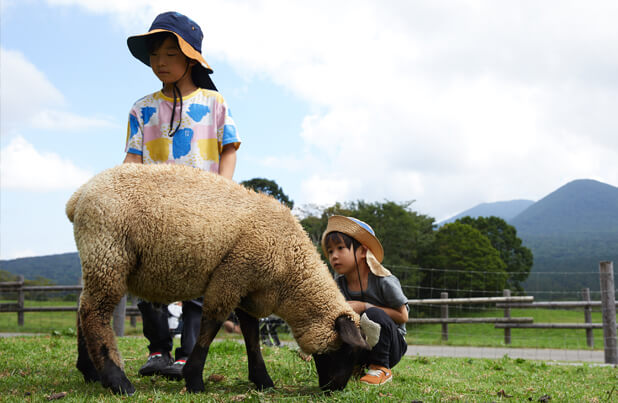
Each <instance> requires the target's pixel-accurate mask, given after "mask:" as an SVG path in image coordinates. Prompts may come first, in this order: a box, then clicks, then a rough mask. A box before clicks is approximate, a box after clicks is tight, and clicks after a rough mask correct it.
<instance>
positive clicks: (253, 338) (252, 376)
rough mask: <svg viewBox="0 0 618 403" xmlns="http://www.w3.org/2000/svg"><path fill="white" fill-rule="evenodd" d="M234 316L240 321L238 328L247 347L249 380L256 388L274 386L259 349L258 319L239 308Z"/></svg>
mask: <svg viewBox="0 0 618 403" xmlns="http://www.w3.org/2000/svg"><path fill="white" fill-rule="evenodd" d="M236 316H238V321H239V322H240V330H242V336H243V338H244V339H245V347H246V349H247V361H248V364H249V380H250V381H251V382H253V383H254V384H255V386H257V388H258V389H267V388H272V387H274V386H275V384H274V383H273V381H272V379H271V378H270V375H268V371H267V370H266V364H265V363H264V358H263V357H262V351H261V350H260V323H259V321H258V319H256V318H254V317H253V316H251V315H249V314H248V313H246V312H245V311H243V310H241V309H236Z"/></svg>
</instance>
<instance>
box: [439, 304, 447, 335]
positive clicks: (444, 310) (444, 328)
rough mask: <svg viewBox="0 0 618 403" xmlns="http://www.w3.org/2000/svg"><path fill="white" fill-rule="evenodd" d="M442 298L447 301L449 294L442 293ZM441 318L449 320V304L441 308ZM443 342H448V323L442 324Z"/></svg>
mask: <svg viewBox="0 0 618 403" xmlns="http://www.w3.org/2000/svg"><path fill="white" fill-rule="evenodd" d="M440 298H442V299H447V298H448V292H441V293H440ZM440 317H441V318H442V319H448V304H443V305H442V306H440ZM442 340H444V341H447V340H448V323H446V322H443V323H442Z"/></svg>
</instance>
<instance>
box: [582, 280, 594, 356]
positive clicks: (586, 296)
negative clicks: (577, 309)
mask: <svg viewBox="0 0 618 403" xmlns="http://www.w3.org/2000/svg"><path fill="white" fill-rule="evenodd" d="M582 298H583V300H584V302H590V288H584V289H582ZM584 322H586V323H592V307H591V306H590V305H586V306H585V307H584ZM586 344H587V345H588V347H591V348H592V347H594V332H593V331H592V328H588V329H586Z"/></svg>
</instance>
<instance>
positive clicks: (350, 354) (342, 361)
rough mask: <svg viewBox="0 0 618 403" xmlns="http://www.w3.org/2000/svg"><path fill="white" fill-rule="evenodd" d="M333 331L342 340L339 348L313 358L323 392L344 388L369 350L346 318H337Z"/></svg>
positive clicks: (353, 325)
mask: <svg viewBox="0 0 618 403" xmlns="http://www.w3.org/2000/svg"><path fill="white" fill-rule="evenodd" d="M335 329H336V330H337V333H339V336H340V337H341V340H342V344H341V348H339V349H338V350H336V351H333V352H330V353H327V354H314V356H313V357H314V360H315V368H316V370H317V372H318V379H319V384H320V388H321V389H322V390H325V391H335V390H342V389H343V388H345V386H346V385H347V383H348V380H349V379H350V376H352V374H353V373H354V371H355V370H356V369H358V367H359V366H360V365H361V364H362V363H363V361H364V358H365V357H366V355H367V352H368V350H369V349H370V347H369V345H368V344H367V342H366V341H365V339H363V337H362V335H361V333H360V330H359V329H358V328H357V327H356V325H355V324H354V322H352V320H351V319H350V318H348V317H347V316H340V317H339V318H337V320H336V321H335Z"/></svg>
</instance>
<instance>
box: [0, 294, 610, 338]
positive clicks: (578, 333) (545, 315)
mask: <svg viewBox="0 0 618 403" xmlns="http://www.w3.org/2000/svg"><path fill="white" fill-rule="evenodd" d="M26 306H75V303H74V302H60V301H46V302H35V301H26ZM463 314H465V316H471V317H481V316H483V317H500V316H502V315H503V311H501V310H482V311H463V312H458V311H456V310H454V309H452V310H451V312H450V316H451V317H455V316H461V315H463ZM24 315H25V316H24V326H17V314H16V313H0V332H18V333H43V334H52V333H54V332H55V333H63V334H67V333H71V332H72V331H74V329H75V315H76V314H75V312H26V313H25V314H24ZM411 315H414V312H412V314H411ZM511 316H512V317H524V316H529V317H533V318H534V322H535V323H551V322H554V323H583V322H584V314H583V310H581V309H579V310H552V309H512V310H511ZM592 321H593V322H595V323H600V322H601V321H602V319H601V313H600V312H598V311H593V312H592ZM593 333H594V340H595V345H594V348H595V349H603V331H602V330H601V329H596V330H594V332H593ZM125 334H126V335H141V334H142V329H141V322H140V319H139V318H138V321H137V326H136V327H135V328H133V327H131V326H130V324H129V320H128V319H127V320H126V323H125ZM281 336H282V339H284V340H285V339H286V338H287V339H288V340H289V339H291V337H289V336H288V335H285V334H283V335H281ZM511 339H512V341H511V344H510V347H528V348H558V349H582V350H585V349H588V346H587V344H586V332H585V330H581V329H512V330H511ZM407 341H408V344H424V345H452V346H479V347H481V346H483V347H504V330H503V329H496V328H494V326H493V325H492V324H450V325H449V340H448V341H443V340H442V338H441V328H440V325H414V326H412V325H408V335H407Z"/></svg>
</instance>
